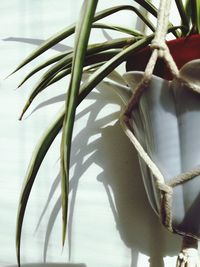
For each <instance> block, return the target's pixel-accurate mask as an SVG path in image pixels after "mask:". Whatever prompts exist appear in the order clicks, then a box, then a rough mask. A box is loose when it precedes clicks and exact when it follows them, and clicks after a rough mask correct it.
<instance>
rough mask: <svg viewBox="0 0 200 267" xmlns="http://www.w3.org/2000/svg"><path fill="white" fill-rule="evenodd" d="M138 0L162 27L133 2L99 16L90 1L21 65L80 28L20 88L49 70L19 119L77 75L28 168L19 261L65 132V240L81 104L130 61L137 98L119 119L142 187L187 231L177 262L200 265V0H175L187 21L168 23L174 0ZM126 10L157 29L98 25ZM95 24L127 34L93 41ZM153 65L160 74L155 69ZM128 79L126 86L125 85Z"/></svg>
mask: <svg viewBox="0 0 200 267" xmlns="http://www.w3.org/2000/svg"><path fill="white" fill-rule="evenodd" d="M134 1H135V2H137V3H138V4H139V5H140V6H141V7H143V8H144V9H145V10H146V11H147V12H149V13H150V14H151V15H153V16H154V17H157V16H158V20H159V22H158V24H157V27H156V28H155V26H154V25H153V23H152V22H151V21H150V20H149V19H148V17H146V16H144V15H143V14H142V13H141V12H140V10H139V9H138V8H135V7H134V6H133V5H121V6H113V7H111V8H108V9H106V10H103V11H100V12H98V13H96V7H97V3H98V0H95V1H94V0H87V1H84V4H83V7H82V11H81V16H80V20H79V22H78V23H77V24H76V25H75V24H72V25H71V26H69V27H67V28H65V29H64V30H63V31H61V32H59V33H57V34H55V35H54V36H52V37H51V38H49V39H48V40H47V41H45V42H44V43H43V44H42V45H41V46H39V47H38V48H37V49H36V50H35V51H34V52H33V53H32V54H31V55H30V56H28V57H27V58H26V59H25V60H24V61H23V62H22V63H21V64H20V65H19V66H18V67H17V68H16V69H15V71H18V70H19V69H20V68H22V67H23V66H24V65H26V64H28V63H29V62H31V61H32V60H34V59H35V58H37V57H38V56H40V55H41V54H43V53H44V52H45V51H46V50H48V49H49V48H51V47H52V46H54V45H55V44H57V43H59V42H60V41H63V40H64V39H66V38H68V37H69V36H71V35H72V34H73V33H74V32H75V34H76V38H75V42H74V47H73V49H72V50H71V51H66V52H64V53H59V54H57V55H55V56H53V57H52V58H50V59H48V60H47V61H45V62H42V63H41V64H40V65H38V66H37V67H36V68H34V69H33V70H32V71H31V72H30V73H28V74H27V76H26V77H25V78H24V80H23V81H22V82H21V83H20V85H19V86H21V85H22V84H24V83H25V82H26V81H27V80H28V79H29V78H30V77H32V76H33V75H34V74H35V73H37V72H39V71H40V70H42V69H44V68H46V67H48V69H47V71H46V72H45V73H44V74H43V75H42V77H41V78H40V79H39V81H38V82H37V83H36V86H35V87H34V88H33V91H32V92H31V94H30V96H29V98H28V100H27V102H26V103H25V105H24V108H23V111H22V113H21V116H20V119H21V118H22V117H23V115H24V113H25V112H26V110H27V109H28V108H29V106H30V105H31V104H32V102H33V101H34V99H35V97H37V96H38V94H39V93H40V92H41V91H43V90H45V89H46V88H48V86H49V85H52V84H54V83H55V82H57V81H59V80H60V79H62V78H64V77H66V76H67V75H69V74H70V75H71V77H70V82H69V86H68V91H67V92H66V100H65V104H64V106H63V108H62V110H61V112H60V113H59V114H58V115H57V117H56V118H55V120H53V121H52V123H51V125H50V126H49V127H48V129H47V130H46V132H45V133H44V135H43V136H42V138H41V140H40V141H39V143H38V145H37V147H36V149H35V151H34V153H33V155H32V159H31V161H30V165H29V167H28V170H27V173H26V177H25V181H24V186H23V188H22V192H21V196H20V201H19V210H18V217H17V233H16V247H17V260H18V264H19V265H20V248H21V233H22V226H23V220H24V216H25V211H26V206H27V203H28V200H29V196H30V194H31V190H32V186H33V184H34V182H35V179H36V177H37V173H38V170H39V168H40V166H41V164H42V162H43V160H44V157H45V155H46V153H47V151H48V149H49V148H50V147H51V144H52V142H53V141H54V139H55V138H56V137H57V135H58V133H59V131H60V130H61V131H62V141H61V144H60V161H61V200H62V201H61V202H62V219H63V221H62V225H63V236H62V237H63V244H64V242H65V239H66V232H67V211H68V190H69V169H70V149H71V141H72V133H73V126H74V122H75V113H76V108H77V106H78V105H79V104H80V103H81V102H82V100H83V99H84V98H85V97H86V96H87V95H88V94H89V93H90V92H91V91H92V90H93V89H94V88H95V87H96V86H97V85H98V84H99V83H100V82H101V81H102V80H103V79H104V78H106V77H109V76H110V74H112V73H113V72H114V74H115V75H114V76H115V78H116V77H117V79H115V81H116V80H117V82H118V83H119V84H120V83H121V82H122V78H121V76H120V75H119V74H117V73H116V68H117V67H118V66H119V65H120V64H121V63H122V62H126V61H127V70H128V71H130V70H131V71H134V72H131V73H127V74H126V75H125V79H126V80H127V82H128V84H129V85H130V87H131V88H132V91H133V95H132V96H131V97H130V101H129V102H128V103H127V106H126V109H125V112H124V113H123V114H122V116H121V123H122V127H123V128H124V130H125V132H126V134H127V136H128V137H129V138H130V140H131V141H132V143H133V144H134V146H135V148H136V149H137V151H138V153H139V155H140V158H141V160H140V163H141V171H142V174H143V179H144V184H145V187H146V191H147V194H148V197H149V200H150V203H151V205H152V207H153V209H154V210H155V212H156V213H157V215H158V216H160V218H161V221H162V223H163V224H164V225H165V226H166V227H167V228H168V229H169V230H170V231H172V232H174V233H177V234H180V235H183V236H184V240H183V248H182V251H181V253H180V254H179V257H178V261H177V266H178V267H184V266H187V267H197V266H199V257H198V251H197V239H198V238H199V237H200V221H199V215H198V207H199V206H200V200H199V199H198V198H199V197H198V195H199V185H200V181H199V174H200V169H199V163H200V160H199V158H200V153H199V145H200V142H199V141H198V140H199V138H198V133H199V125H200V124H199V122H200V119H199V116H200V112H199V109H200V108H199V107H200V104H199V103H200V97H199V86H200V83H199V81H200V79H199V71H200V66H199V65H200V63H199V61H193V60H194V59H199V58H200V49H199V47H200V35H199V33H200V19H199V13H200V12H199V7H200V3H199V2H200V1H199V0H191V1H190V0H188V1H186V5H185V6H184V5H183V3H182V1H181V0H176V5H177V8H178V11H179V14H180V18H181V25H178V26H173V25H172V24H170V23H168V15H169V13H168V11H169V7H170V1H169V0H161V1H160V3H161V5H160V10H159V11H158V10H157V9H156V7H155V6H154V5H152V4H151V2H150V1H148V0H134ZM165 4H166V6H165ZM162 5H163V6H162ZM122 10H126V11H127V10H128V11H131V12H134V13H135V14H136V15H137V16H138V17H139V18H140V19H142V21H143V22H144V23H145V24H146V26H147V27H148V28H149V29H150V30H151V31H152V33H151V34H149V35H145V34H143V33H141V32H138V31H137V30H132V29H129V28H124V27H121V26H117V25H108V24H105V23H98V22H97V21H98V20H101V19H103V18H105V17H108V16H110V15H113V14H115V13H117V12H119V11H122ZM92 28H100V29H108V30H115V31H118V32H120V33H123V34H124V33H125V34H127V35H128V37H125V38H118V39H113V40H110V41H107V42H101V43H97V44H92V45H88V40H89V36H90V31H91V30H92ZM166 32H171V33H173V35H174V37H176V38H178V39H176V40H173V41H169V42H167V45H166V43H165V35H166ZM152 40H153V41H152ZM149 44H151V46H149ZM168 47H169V48H168ZM174 61H175V62H174ZM176 65H177V66H176ZM146 66H147V67H146ZM154 67H155V68H154ZM153 69H154V74H155V76H154V75H153V74H152V72H153ZM179 69H180V72H179V71H178V70H179ZM15 71H14V72H15ZM84 72H87V73H89V78H88V80H86V81H84V82H83V83H81V79H82V75H83V73H84ZM122 84H123V85H124V83H123V82H122ZM121 88H122V90H123V92H122V94H123V93H124V94H125V97H124V99H126V97H127V96H129V92H128V89H127V87H123V86H121ZM116 91H117V89H116Z"/></svg>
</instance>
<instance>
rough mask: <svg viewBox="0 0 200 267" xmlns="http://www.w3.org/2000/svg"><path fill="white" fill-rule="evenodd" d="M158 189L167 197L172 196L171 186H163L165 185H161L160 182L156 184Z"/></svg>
mask: <svg viewBox="0 0 200 267" xmlns="http://www.w3.org/2000/svg"><path fill="white" fill-rule="evenodd" d="M157 185H158V188H159V189H160V191H162V192H164V193H167V194H168V195H172V194H173V189H172V188H171V186H169V185H167V184H165V183H161V182H157Z"/></svg>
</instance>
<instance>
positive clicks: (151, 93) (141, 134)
mask: <svg viewBox="0 0 200 267" xmlns="http://www.w3.org/2000/svg"><path fill="white" fill-rule="evenodd" d="M169 8H170V1H167V0H162V1H160V9H159V15H158V23H157V29H156V33H155V37H154V39H153V40H152V42H151V46H150V47H148V48H145V49H143V50H142V51H139V52H137V53H136V54H134V56H133V57H132V58H131V60H132V61H133V63H130V62H128V63H127V69H130V68H131V69H135V68H136V69H138V70H143V71H144V72H138V71H132V72H127V74H125V75H124V77H125V79H126V81H127V83H128V84H129V86H130V87H131V88H132V91H133V94H132V97H131V99H130V101H129V103H128V104H127V107H126V109H125V111H124V113H123V114H122V117H121V123H122V127H123V129H124V131H125V133H126V134H127V136H128V137H129V139H130V140H131V142H132V143H133V145H134V146H135V148H136V150H137V151H138V154H139V156H140V164H141V171H142V175H143V180H144V184H145V188H146V191H147V194H148V198H149V200H150V203H151V205H152V207H153V209H154V210H155V212H156V213H157V215H158V216H159V217H160V219H161V221H162V223H163V225H164V226H165V227H166V228H167V229H168V230H170V231H171V232H173V233H177V234H179V235H182V236H183V245H182V250H181V252H180V254H179V256H178V259H177V267H184V266H185V267H187V266H189V267H197V266H200V260H199V254H198V239H199V238H200V220H199V217H198V215H197V214H198V210H199V207H200V198H199V188H200V166H199V159H200V141H199V138H198V133H199V125H200V106H199V104H200V60H198V59H196V58H199V56H200V53H199V52H198V49H197V48H198V44H199V42H200V39H199V36H198V35H194V36H192V37H188V38H181V39H178V40H176V41H172V42H168V43H167V44H166V42H165V35H166V33H167V26H168V16H169ZM188 47H190V49H193V50H192V52H191V53H190V52H188V53H187V51H188ZM150 49H151V50H150ZM179 52H180V53H181V54H179ZM173 56H174V58H173ZM140 59H141V60H140ZM192 59H196V60H192ZM175 60H176V62H177V63H178V67H179V68H181V69H180V70H178V67H177V64H176V62H175ZM135 62H140V63H139V64H136V63H135ZM186 62H188V63H186ZM136 65H137V66H136ZM153 71H154V72H155V73H156V74H157V75H158V76H160V77H163V78H164V79H163V78H160V77H158V76H154V75H153ZM171 79H172V81H168V80H171Z"/></svg>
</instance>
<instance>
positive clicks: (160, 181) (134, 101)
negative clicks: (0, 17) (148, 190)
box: [120, 0, 200, 267]
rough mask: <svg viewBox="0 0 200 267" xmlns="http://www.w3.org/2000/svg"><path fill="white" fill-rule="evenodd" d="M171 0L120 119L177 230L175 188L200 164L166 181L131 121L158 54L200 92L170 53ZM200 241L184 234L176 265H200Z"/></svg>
mask: <svg viewBox="0 0 200 267" xmlns="http://www.w3.org/2000/svg"><path fill="white" fill-rule="evenodd" d="M170 6H171V0H160V6H159V11H158V18H157V27H156V31H155V36H154V39H153V40H152V42H151V45H150V46H151V49H152V54H151V57H150V59H149V62H148V63H147V66H146V68H145V71H144V75H143V78H142V80H141V82H140V83H139V84H138V86H137V87H136V89H135V90H134V92H133V94H132V97H131V98H130V101H129V103H128V105H127V107H126V109H125V111H124V112H123V113H122V115H121V117H120V122H121V125H122V128H123V129H124V131H125V133H126V135H127V136H128V137H129V139H130V141H131V142H132V143H133V145H134V147H135V148H136V150H137V152H138V154H139V156H140V157H141V158H142V159H143V160H144V162H145V163H146V165H147V166H148V168H149V169H150V170H151V172H152V174H153V175H154V177H155V180H156V183H157V187H158V189H159V190H160V193H161V205H160V206H161V209H160V217H161V220H162V223H163V224H164V225H165V226H166V227H167V228H168V229H169V230H170V231H172V232H175V231H174V229H173V227H172V197H173V188H174V187H175V186H177V185H179V184H182V183H184V182H185V181H188V180H190V179H193V178H194V177H196V176H198V175H200V167H197V168H195V169H193V170H191V171H189V172H185V173H182V174H180V175H178V176H176V177H174V178H172V179H171V180H170V181H168V182H165V179H164V176H163V175H162V173H161V172H160V170H159V169H158V167H157V166H156V164H155V163H154V162H153V161H152V159H151V158H150V156H149V155H148V154H147V152H146V151H145V150H144V149H143V147H142V146H141V144H140V142H139V141H138V140H137V138H136V137H135V135H134V133H133V131H132V127H131V124H130V119H131V114H132V111H133V110H134V108H135V107H136V106H137V105H138V102H139V100H140V97H141V95H142V94H143V92H144V91H145V90H148V86H149V83H150V81H151V78H152V74H153V70H154V67H155V64H156V62H157V59H158V58H163V60H164V62H165V63H166V65H167V67H168V68H169V70H170V71H171V73H172V75H173V77H174V78H175V79H177V80H179V81H181V82H182V83H183V84H187V86H188V87H189V88H190V89H191V90H193V91H195V92H198V93H200V91H199V88H197V87H196V86H195V85H193V84H189V83H187V82H186V81H184V80H183V78H181V77H179V70H178V68H177V66H176V63H175V62H174V60H173V57H172V56H171V54H170V51H169V48H168V46H167V44H166V41H165V38H166V34H167V30H168V23H169V12H170ZM197 249H198V241H197V238H195V237H188V236H184V237H183V243H182V250H181V252H180V253H179V255H178V259H177V265H176V266H177V267H200V260H199V254H198V250H197Z"/></svg>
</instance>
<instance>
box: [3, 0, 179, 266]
mask: <svg viewBox="0 0 200 267" xmlns="http://www.w3.org/2000/svg"><path fill="white" fill-rule="evenodd" d="M81 2H82V1H77V0H76V1H65V0H58V1H53V0H42V1H39V0H34V1H33V0H32V1H31V0H29V1H27V0H12V1H1V3H0V14H1V27H0V118H1V128H0V158H1V160H0V248H1V249H0V266H2V267H7V266H12V267H13V266H16V256H15V221H16V214H17V202H18V199H19V193H20V189H21V186H22V182H23V177H24V175H25V172H26V168H27V166H28V162H29V159H30V155H31V152H32V151H33V149H34V147H35V145H36V143H37V140H38V138H39V137H40V136H41V134H42V133H43V132H44V129H45V128H46V127H47V126H48V124H49V123H50V121H51V119H52V118H53V117H54V116H55V114H56V112H57V111H58V110H59V109H60V107H61V106H62V101H63V97H64V93H65V92H66V90H67V79H64V80H63V81H62V82H59V83H58V84H57V85H56V86H54V87H51V88H49V89H48V90H47V91H46V92H44V93H41V95H40V97H38V98H36V100H35V101H34V103H33V105H32V107H31V108H30V110H29V111H28V112H27V114H26V115H25V117H24V120H23V122H19V121H18V115H19V113H20V110H21V108H22V106H23V104H24V103H25V100H26V97H27V96H28V95H29V94H30V92H31V88H32V87H33V86H34V84H35V82H36V78H38V77H39V75H36V76H35V77H33V78H32V79H31V80H30V81H28V82H27V83H26V84H25V85H24V86H23V87H22V88H21V89H18V90H17V91H15V90H14V89H15V88H16V87H17V85H18V83H19V82H20V80H21V79H22V78H23V77H24V75H25V74H26V73H27V71H29V70H30V69H31V67H33V66H35V65H36V64H37V62H39V60H36V63H35V62H34V63H31V64H29V66H27V67H25V68H24V69H23V70H21V71H19V72H18V73H17V74H15V75H13V76H12V77H10V78H8V79H7V80H3V78H5V76H7V75H8V74H9V73H10V72H11V71H12V70H13V69H14V68H15V67H16V65H17V64H18V63H19V61H21V60H22V59H23V58H24V57H25V56H26V55H28V54H29V53H30V52H31V51H32V50H33V48H34V47H36V46H37V45H38V44H39V43H41V41H42V40H44V39H46V38H48V37H49V36H50V35H51V34H52V33H55V32H57V31H58V30H60V29H62V28H64V27H65V26H66V25H67V24H69V23H71V22H73V21H74V20H75V19H76V18H77V15H78V12H79V8H80V4H81ZM100 2H101V4H100V6H99V8H103V7H106V6H108V3H107V2H110V5H111V2H112V1H100ZM114 2H115V4H117V3H119V4H123V3H124V1H119V0H118V1H114ZM126 2H127V3H132V1H126ZM124 18H125V19H124ZM107 21H109V22H110V19H109V20H107ZM113 22H116V23H119V22H120V23H121V24H123V25H132V26H133V27H134V25H135V24H136V21H134V20H132V17H131V14H130V16H129V15H127V14H126V15H124V13H121V14H118V15H117V16H114V18H113ZM99 36H100V37H101V38H103V39H104V40H106V38H110V33H108V32H107V33H102V32H101V31H98V32H97V31H96V32H95V33H94V34H93V35H92V38H93V41H95V40H98V38H99ZM72 43H73V39H72V38H70V39H69V41H68V42H66V43H63V44H60V45H58V46H57V47H54V48H53V49H51V51H50V52H48V53H46V55H44V56H42V58H47V57H48V56H49V55H51V54H55V53H57V52H58V51H61V50H62V51H63V50H65V49H66V48H67V47H66V46H70V45H72ZM49 98H51V100H50V101H48V99H49ZM88 106H90V107H88ZM121 108H122V103H121V101H120V100H119V99H118V98H117V97H116V96H115V95H114V94H113V91H112V89H111V88H110V87H108V86H107V85H105V84H102V85H100V86H99V87H98V88H97V89H96V91H94V92H92V93H91V94H90V95H89V96H88V98H87V100H85V101H84V103H83V104H81V105H80V107H79V109H78V112H77V120H76V126H75V131H74V139H73V149H72V160H71V161H72V162H71V165H72V167H71V181H70V211H69V234H68V240H67V242H66V246H65V247H64V249H63V250H62V246H61V212H60V177H59V141H60V139H59V138H57V140H56V141H55V142H54V145H53V148H52V149H51V150H50V151H49V153H48V155H47V157H46V159H45V161H44V164H43V167H42V168H41V170H40V172H39V174H38V177H37V181H36V183H35V186H34V188H33V192H32V195H31V198H30V202H29V204H28V210H27V212H26V216H25V222H24V228H23V238H22V262H23V263H26V265H25V266H27V267H28V266H30V267H31V266H34V267H41V266H49V267H52V266H59V267H62V266H68V267H86V266H87V267H100V266H101V267H102V266H105V267H141V266H142V267H144V266H151V267H162V266H164V262H165V265H166V266H173V264H174V263H175V255H176V254H177V251H178V247H179V243H180V239H179V238H178V237H175V236H172V235H171V234H170V233H168V232H167V231H166V230H164V229H163V227H162V226H161V225H160V223H159V221H158V218H157V217H156V216H155V214H154V213H153V211H152V209H151V207H150V206H149V203H148V200H147V197H146V194H145V191H144V186H143V183H142V180H141V175H140V171H139V165H138V160H137V155H136V153H135V150H134V149H133V147H132V146H131V144H130V142H129V141H128V139H127V138H126V136H125V135H124V133H123V132H122V130H121V128H120V126H119V122H118V116H119V112H120V110H121ZM88 125H89V127H87V126H88ZM44 262H49V263H51V264H52V263H54V262H57V265H51V264H49V265H48V264H44ZM31 263H34V265H33V264H31ZM64 263H67V264H64Z"/></svg>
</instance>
